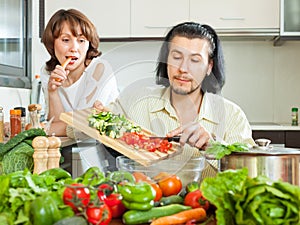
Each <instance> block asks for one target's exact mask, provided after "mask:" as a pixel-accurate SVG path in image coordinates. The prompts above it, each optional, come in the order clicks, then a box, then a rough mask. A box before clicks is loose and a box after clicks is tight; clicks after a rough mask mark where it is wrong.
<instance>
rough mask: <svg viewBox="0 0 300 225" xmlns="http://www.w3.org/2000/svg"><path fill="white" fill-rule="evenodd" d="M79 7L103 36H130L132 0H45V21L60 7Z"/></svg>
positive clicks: (101, 36)
mask: <svg viewBox="0 0 300 225" xmlns="http://www.w3.org/2000/svg"><path fill="white" fill-rule="evenodd" d="M70 8H74V9H78V10H80V11H81V12H83V13H84V14H85V15H86V16H87V17H88V18H89V19H90V20H91V21H92V22H93V23H94V24H95V26H96V28H97V31H98V33H99V35H100V39H101V38H120V37H129V36H130V0H109V1H107V0H85V1H82V0H72V1H66V0H65V1H63V0H51V1H50V0H49V1H45V23H46V24H47V22H48V21H49V19H50V17H51V16H52V15H53V13H55V12H56V11H57V10H59V9H70Z"/></svg>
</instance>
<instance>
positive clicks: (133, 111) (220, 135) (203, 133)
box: [94, 22, 255, 166]
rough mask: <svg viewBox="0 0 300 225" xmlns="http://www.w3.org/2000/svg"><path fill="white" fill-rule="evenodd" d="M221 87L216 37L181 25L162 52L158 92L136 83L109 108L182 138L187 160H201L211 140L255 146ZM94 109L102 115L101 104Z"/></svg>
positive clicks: (242, 118)
mask: <svg viewBox="0 0 300 225" xmlns="http://www.w3.org/2000/svg"><path fill="white" fill-rule="evenodd" d="M224 82H225V75H224V59H223V52H222V48H221V45H220V41H219V38H218V36H217V34H216V32H215V31H214V30H213V29H212V28H211V27H210V26H208V25H201V24H198V23H194V22H186V23H181V24H178V25H176V26H174V27H173V28H172V29H171V30H170V31H169V33H168V34H167V35H166V37H165V40H164V42H163V44H162V47H161V49H160V54H159V58H158V64H157V68H156V83H157V84H158V85H159V86H158V85H156V86H154V87H153V86H150V87H145V86H143V85H141V84H140V83H139V82H137V83H135V84H133V85H131V86H129V87H128V88H127V89H126V90H125V91H124V92H123V93H121V94H120V96H119V98H118V99H117V100H116V101H115V102H114V103H112V104H111V105H109V106H108V108H110V109H111V110H112V111H113V112H115V113H121V114H124V115H125V116H126V117H127V118H129V119H131V120H133V121H134V122H136V123H137V124H139V125H140V126H142V127H143V128H146V129H148V130H151V131H152V132H153V133H154V134H156V135H159V136H164V135H167V136H169V137H172V136H175V135H180V136H181V138H180V144H181V145H182V146H184V153H183V154H186V155H193V156H197V155H199V154H201V153H200V152H199V149H203V150H205V148H206V147H207V146H208V144H209V142H210V140H216V141H220V142H222V143H228V144H232V143H235V142H242V143H246V144H249V145H254V144H255V143H254V141H253V139H252V131H251V127H250V125H249V122H248V120H247V118H246V116H245V114H244V112H243V111H242V110H241V108H240V107H239V106H237V105H236V104H234V103H232V102H230V101H228V100H227V99H225V98H223V97H222V96H220V95H218V94H219V93H220V92H221V90H222V87H223V85H224ZM94 106H95V107H96V108H99V109H103V107H102V105H101V103H99V102H96V103H95V105H94ZM186 144H187V145H186ZM214 163H216V162H214ZM215 166H216V165H215Z"/></svg>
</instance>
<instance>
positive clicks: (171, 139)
mask: <svg viewBox="0 0 300 225" xmlns="http://www.w3.org/2000/svg"><path fill="white" fill-rule="evenodd" d="M180 137H181V136H173V137H156V136H150V137H149V138H150V139H161V140H168V141H169V142H171V141H174V142H179V140H180Z"/></svg>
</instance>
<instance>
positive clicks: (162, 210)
mask: <svg viewBox="0 0 300 225" xmlns="http://www.w3.org/2000/svg"><path fill="white" fill-rule="evenodd" d="M188 209H191V207H190V206H185V205H180V204H171V205H167V206H160V207H153V208H152V209H150V210H147V211H139V210H129V211H127V212H125V213H124V214H123V217H122V219H123V223H125V224H128V225H135V224H142V223H149V222H151V221H152V220H153V219H156V218H159V217H163V216H170V215H173V214H175V213H179V212H181V211H184V210H188Z"/></svg>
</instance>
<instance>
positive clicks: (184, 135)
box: [167, 122, 213, 150]
mask: <svg viewBox="0 0 300 225" xmlns="http://www.w3.org/2000/svg"><path fill="white" fill-rule="evenodd" d="M176 135H181V138H180V141H179V143H180V144H181V145H182V146H183V145H185V144H186V143H187V144H189V145H190V146H192V147H195V148H198V149H203V150H205V149H206V148H207V146H208V144H209V141H210V140H212V139H213V138H212V136H211V134H210V133H209V132H207V131H206V129H205V128H204V127H202V126H201V125H200V124H199V122H192V123H189V124H186V125H184V126H180V127H178V128H176V129H175V130H172V131H170V132H169V133H168V134H167V137H173V136H176Z"/></svg>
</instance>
